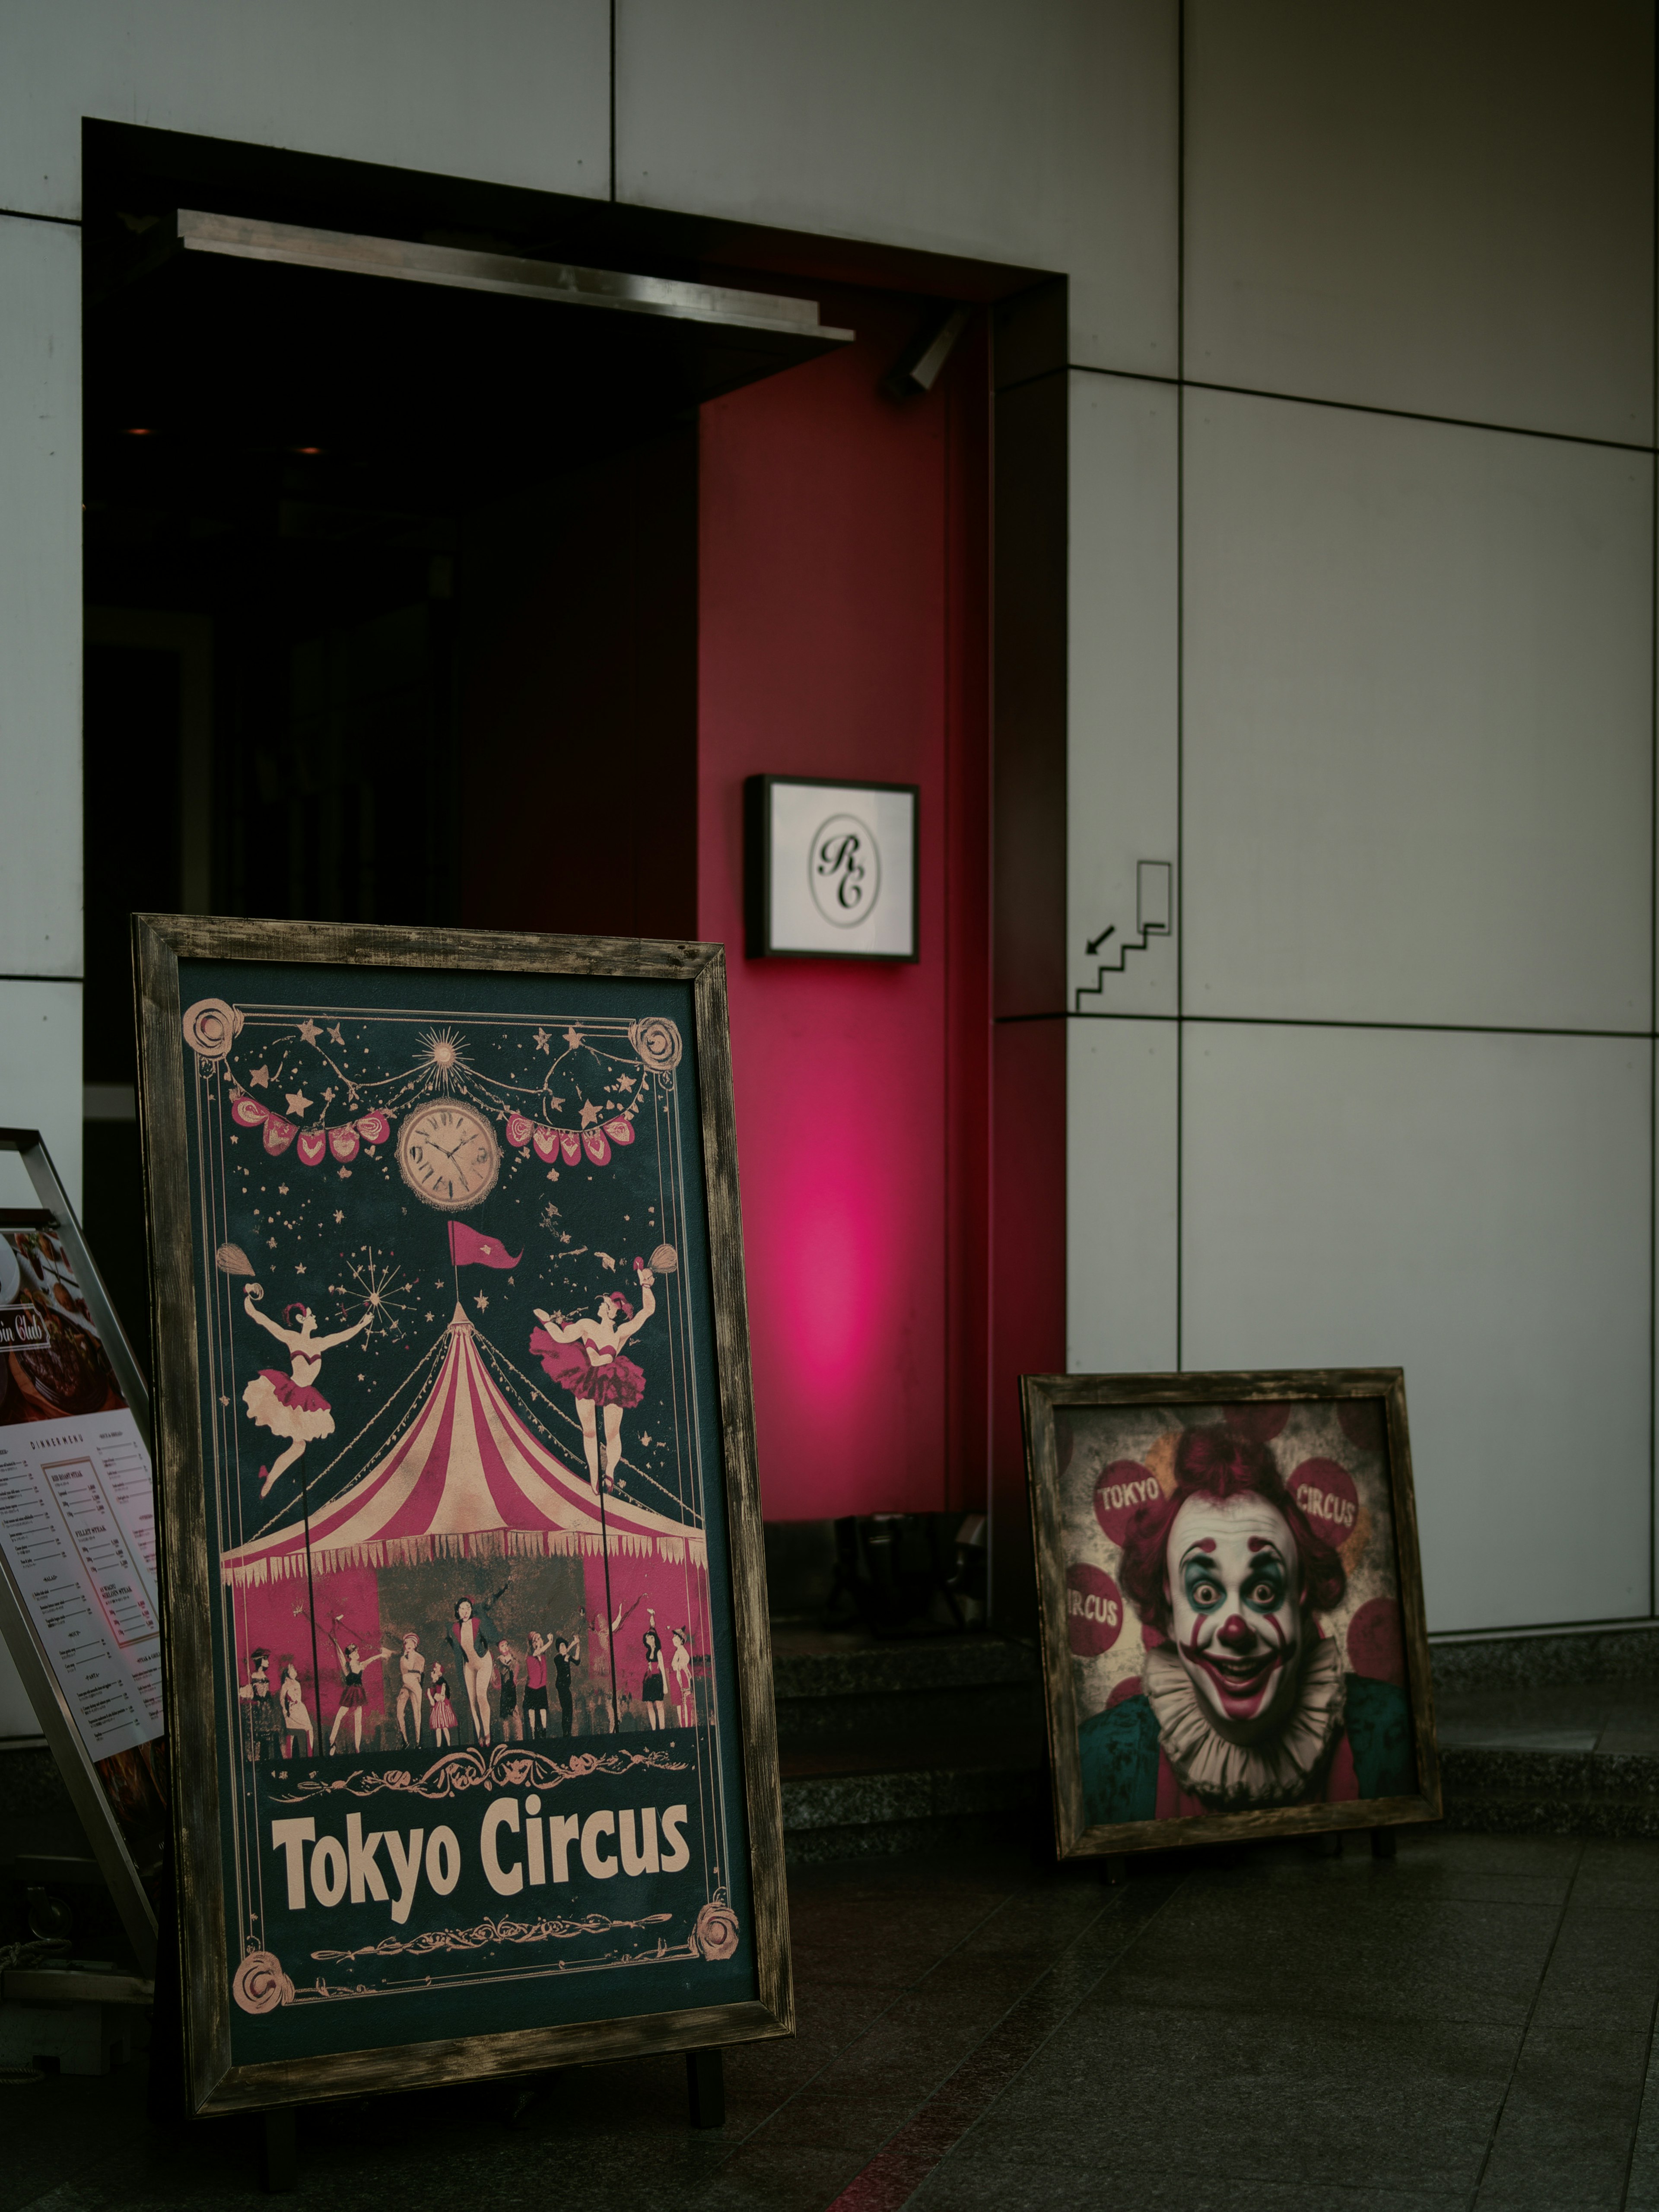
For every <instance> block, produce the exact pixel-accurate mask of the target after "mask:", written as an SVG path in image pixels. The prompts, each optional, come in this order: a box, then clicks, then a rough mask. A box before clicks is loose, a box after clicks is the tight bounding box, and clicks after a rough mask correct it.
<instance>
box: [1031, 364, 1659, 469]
mask: <svg viewBox="0 0 1659 2212" xmlns="http://www.w3.org/2000/svg"><path fill="white" fill-rule="evenodd" d="M1066 374H1070V375H1073V376H1109V377H1115V378H1116V379H1118V380H1120V381H1121V382H1123V383H1127V384H1161V385H1164V386H1170V387H1171V388H1173V389H1176V390H1178V391H1179V390H1184V391H1188V392H1221V393H1224V394H1226V395H1228V396H1230V397H1231V398H1237V399H1269V400H1273V401H1274V402H1276V403H1277V404H1279V405H1280V406H1283V407H1329V408H1333V409H1334V410H1335V411H1336V412H1337V413H1338V414H1341V415H1376V416H1382V417H1383V419H1384V420H1386V421H1389V422H1433V423H1436V424H1437V425H1439V427H1440V428H1443V429H1447V430H1486V431H1490V432H1491V433H1492V435H1494V436H1498V437H1504V438H1541V439H1542V440H1543V441H1545V442H1546V443H1547V444H1548V445H1553V446H1590V447H1595V448H1596V449H1597V450H1599V451H1601V452H1604V453H1646V454H1649V455H1651V454H1652V453H1654V451H1655V447H1654V446H1653V445H1651V444H1650V443H1647V442H1645V441H1643V440H1640V439H1626V438H1595V437H1591V436H1589V435H1588V434H1587V433H1585V432H1582V431H1577V430H1541V429H1539V428H1537V427H1536V426H1535V425H1534V424H1531V423H1527V422H1488V421H1483V420H1482V419H1480V417H1479V416H1473V415H1431V414H1429V413H1427V412H1425V410H1421V409H1419V408H1414V407H1380V406H1377V405H1376V404H1373V403H1372V402H1370V401H1368V400H1364V399H1323V398H1320V397H1319V396H1318V395H1317V394H1316V393H1315V392H1275V391H1273V390H1272V389H1271V388H1270V387H1269V386H1267V385H1255V384H1212V383H1211V382H1209V381H1208V380H1206V378H1204V377H1201V376H1158V375H1155V374H1153V373H1152V371H1151V370H1150V369H1133V368H1100V367H1099V366H1098V365H1097V364H1096V363H1094V362H1082V361H1074V362H1066V364H1065V365H1064V366H1063V367H1060V368H1045V369H1042V370H1041V371H1039V373H1038V374H1037V375H1036V376H1028V377H1024V378H1023V379H1022V380H1021V382H1022V383H1024V384H1036V383H1040V382H1041V381H1042V378H1043V377H1045V376H1061V375H1066ZM1019 388H1020V387H1019V385H1018V384H1011V385H1006V386H1003V387H1002V389H1004V390H1006V391H1009V392H1016V391H1018V389H1019Z"/></svg>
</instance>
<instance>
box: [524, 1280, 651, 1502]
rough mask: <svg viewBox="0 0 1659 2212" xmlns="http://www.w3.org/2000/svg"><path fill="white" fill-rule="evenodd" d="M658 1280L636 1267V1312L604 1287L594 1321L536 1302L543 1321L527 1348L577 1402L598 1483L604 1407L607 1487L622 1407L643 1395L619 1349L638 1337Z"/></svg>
mask: <svg viewBox="0 0 1659 2212" xmlns="http://www.w3.org/2000/svg"><path fill="white" fill-rule="evenodd" d="M655 1280H656V1278H655V1276H654V1275H653V1273H652V1272H651V1270H650V1268H649V1267H641V1269H640V1310H639V1311H638V1313H637V1314H636V1313H635V1310H634V1309H633V1307H632V1305H630V1304H629V1301H628V1300H627V1299H626V1298H625V1297H623V1294H622V1292H621V1291H607V1292H606V1294H605V1297H602V1298H601V1299H600V1300H599V1318H598V1320H597V1321H586V1320H583V1321H573V1322H558V1321H556V1320H555V1319H554V1317H553V1316H552V1315H551V1314H550V1313H544V1312H543V1311H542V1309H541V1308H540V1307H539V1306H538V1307H536V1309H535V1315H536V1318H537V1320H538V1322H540V1323H541V1324H542V1326H541V1327H540V1328H538V1330H537V1331H536V1333H535V1334H534V1335H533V1336H532V1338H531V1340H530V1349H531V1350H532V1352H537V1353H538V1354H539V1355H540V1358H541V1363H542V1365H543V1366H544V1368H545V1369H546V1370H547V1372H548V1374H549V1376H550V1377H551V1378H552V1380H553V1381H554V1382H555V1383H557V1384H558V1386H559V1388H560V1389H562V1390H568V1391H569V1393H570V1395H571V1396H572V1397H573V1398H574V1400H575V1401H576V1413H577V1415H578V1417H579V1419H580V1421H581V1425H582V1448H583V1449H584V1450H585V1451H586V1454H587V1479H588V1480H589V1481H590V1482H591V1483H592V1486H593V1487H594V1489H595V1490H597V1489H598V1488H599V1429H598V1419H599V1417H598V1412H597V1408H598V1407H600V1406H603V1407H605V1488H606V1489H607V1490H609V1489H610V1488H611V1479H612V1477H613V1475H614V1474H615V1472H616V1467H617V1461H618V1460H619V1459H620V1458H621V1457H622V1418H623V1408H624V1407H629V1406H637V1405H638V1404H639V1402H640V1400H641V1398H642V1397H643V1396H644V1395H645V1370H644V1369H643V1368H641V1367H639V1366H637V1365H635V1362H634V1361H633V1360H631V1359H624V1358H623V1356H622V1348H623V1345H625V1344H626V1343H628V1342H629V1340H630V1339H631V1338H633V1337H635V1336H637V1335H638V1334H639V1332H640V1331H641V1329H642V1328H644V1327H645V1324H646V1323H647V1322H648V1321H649V1320H650V1318H651V1316H652V1315H653V1313H655V1311H656V1310H657V1301H656V1297H655V1294H654V1293H653V1291H652V1288H651V1285H652V1284H653V1282H654V1281H655Z"/></svg>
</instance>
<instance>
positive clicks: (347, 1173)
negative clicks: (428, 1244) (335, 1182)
mask: <svg viewBox="0 0 1659 2212" xmlns="http://www.w3.org/2000/svg"><path fill="white" fill-rule="evenodd" d="M350 1179H351V1170H350V1169H349V1168H342V1169H341V1170H340V1181H341V1182H349V1181H350ZM408 1211H409V1208H408V1207H407V1206H405V1207H404V1212H405V1213H407V1212H408Z"/></svg>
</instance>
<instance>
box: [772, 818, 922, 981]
mask: <svg viewBox="0 0 1659 2212" xmlns="http://www.w3.org/2000/svg"><path fill="white" fill-rule="evenodd" d="M744 811H745V823H744V832H745V834H744V844H745V848H746V872H747V892H748V915H747V936H748V946H747V949H748V952H749V957H750V959H751V960H752V959H758V958H761V957H768V956H782V957H787V958H796V959H799V958H808V959H816V960H915V958H916V957H918V952H917V926H916V925H917V898H918V883H919V878H920V869H919V867H918V866H917V858H918V844H919V838H920V831H919V829H918V817H919V811H920V794H919V789H918V787H917V786H916V785H915V784H914V783H831V782H828V781H825V780H824V779H823V778H822V777H818V776H788V775H751V776H750V778H749V780H748V782H747V783H746V785H745V786H744Z"/></svg>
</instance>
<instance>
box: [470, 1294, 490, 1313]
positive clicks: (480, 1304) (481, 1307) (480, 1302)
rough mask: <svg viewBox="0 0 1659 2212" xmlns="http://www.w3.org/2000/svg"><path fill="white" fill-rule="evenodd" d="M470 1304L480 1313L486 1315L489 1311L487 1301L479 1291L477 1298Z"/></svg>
mask: <svg viewBox="0 0 1659 2212" xmlns="http://www.w3.org/2000/svg"><path fill="white" fill-rule="evenodd" d="M472 1303H473V1304H474V1305H475V1306H477V1309H478V1311H479V1312H480V1313H487V1312H488V1311H489V1299H488V1298H487V1297H485V1296H484V1294H483V1291H479V1293H478V1295H477V1297H476V1298H474V1299H473V1301H472Z"/></svg>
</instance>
